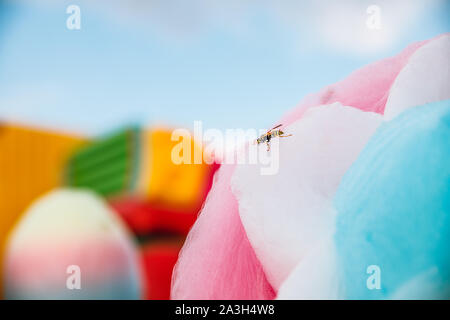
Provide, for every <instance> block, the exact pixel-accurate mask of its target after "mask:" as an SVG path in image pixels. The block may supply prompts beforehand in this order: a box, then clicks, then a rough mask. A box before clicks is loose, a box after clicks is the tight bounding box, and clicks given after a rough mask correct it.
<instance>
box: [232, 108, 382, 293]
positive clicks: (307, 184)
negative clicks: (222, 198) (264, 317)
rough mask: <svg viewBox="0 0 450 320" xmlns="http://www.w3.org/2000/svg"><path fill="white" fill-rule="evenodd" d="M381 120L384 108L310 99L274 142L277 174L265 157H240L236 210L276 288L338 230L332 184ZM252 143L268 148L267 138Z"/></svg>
mask: <svg viewBox="0 0 450 320" xmlns="http://www.w3.org/2000/svg"><path fill="white" fill-rule="evenodd" d="M381 121H382V116H381V115H379V114H375V113H371V112H364V111H361V110H359V109H356V108H352V107H346V106H342V105H341V104H339V103H334V104H331V105H324V106H319V107H312V108H310V109H308V110H307V111H306V113H305V114H304V116H303V117H302V118H301V119H300V120H298V121H296V122H294V123H292V124H291V125H289V126H288V127H285V128H282V130H283V131H285V132H286V134H292V135H293V136H291V137H287V138H274V140H273V142H272V143H271V144H272V150H271V152H272V153H274V152H275V155H276V152H277V144H279V150H278V151H279V163H278V165H277V166H273V167H274V168H278V171H277V172H276V173H275V174H272V175H262V174H261V171H260V169H261V167H264V165H258V164H256V165H255V164H242V165H237V167H236V170H235V172H234V175H233V177H232V181H231V187H232V190H233V193H234V195H235V197H236V199H237V200H238V203H239V214H240V217H241V220H242V223H243V225H244V228H245V230H246V232H247V235H248V238H249V240H250V243H251V244H252V247H253V248H254V250H255V252H256V255H257V257H258V258H259V260H260V261H261V263H262V265H263V268H264V270H265V272H266V275H267V278H268V280H269V282H270V283H271V285H272V286H273V287H274V289H275V290H276V291H277V290H278V289H279V288H280V286H281V284H282V283H283V281H284V280H286V278H287V277H288V275H289V274H290V273H291V272H292V271H293V269H294V268H295V267H296V266H297V265H298V264H299V263H300V262H301V261H302V259H304V258H305V257H306V256H307V255H309V254H311V250H313V248H315V247H316V246H317V245H318V244H319V243H320V242H321V241H323V240H324V239H327V238H328V237H330V236H331V235H332V234H333V231H334V219H335V213H334V210H333V209H332V203H331V202H332V199H333V196H334V194H335V191H336V189H337V187H338V185H339V182H340V180H341V178H342V176H343V175H344V173H345V172H346V171H347V169H348V168H349V167H350V165H351V164H352V163H353V161H354V160H355V159H356V158H357V156H358V154H359V152H360V151H361V150H362V148H363V147H364V146H365V144H366V142H367V141H368V139H369V138H370V137H371V136H372V134H373V133H374V132H375V130H376V129H377V127H378V126H379V124H380V123H381ZM251 148H259V149H262V150H260V151H262V152H263V153H264V152H266V153H267V151H266V150H265V149H266V146H265V145H258V146H250V150H249V151H250V152H251ZM271 155H272V156H273V154H271ZM273 159H274V161H275V160H277V159H278V158H277V157H274V158H273ZM309 268H314V266H312V265H311V266H310V267H309Z"/></svg>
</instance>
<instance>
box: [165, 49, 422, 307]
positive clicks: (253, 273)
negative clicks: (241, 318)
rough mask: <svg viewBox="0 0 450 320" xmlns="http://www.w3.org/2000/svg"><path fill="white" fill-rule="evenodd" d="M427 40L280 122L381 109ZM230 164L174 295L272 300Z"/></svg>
mask: <svg viewBox="0 0 450 320" xmlns="http://www.w3.org/2000/svg"><path fill="white" fill-rule="evenodd" d="M426 42H427V41H422V42H418V43H414V44H412V45H410V46H409V47H407V48H406V49H405V50H404V51H403V52H401V53H400V54H399V55H397V56H395V57H391V58H387V59H384V60H381V61H379V62H375V63H372V64H370V65H368V66H365V67H363V68H361V69H359V70H357V71H355V72H353V73H352V74H350V75H349V76H348V77H347V78H345V79H344V80H342V81H340V82H337V83H335V84H333V85H330V86H328V87H326V88H324V89H323V90H322V91H320V92H318V93H315V94H311V95H308V96H306V97H305V99H304V100H303V101H302V102H301V103H300V104H299V106H298V107H297V108H295V109H294V110H293V111H291V112H289V113H288V114H287V115H285V116H284V117H283V118H282V120H281V121H278V122H277V124H278V123H282V124H284V125H289V124H291V123H293V122H294V121H296V120H298V119H300V118H301V117H302V115H303V113H304V112H305V111H306V110H307V109H308V108H310V107H314V106H318V105H323V104H331V103H334V102H340V103H341V104H342V105H346V106H351V107H355V108H358V109H361V110H363V111H371V112H376V113H379V114H383V112H384V108H385V105H386V100H387V97H388V95H389V90H390V88H391V86H392V84H393V82H394V80H395V78H396V77H397V75H398V73H399V72H400V71H401V69H402V68H403V67H404V65H405V64H406V63H407V61H408V59H409V57H410V56H411V55H412V54H413V53H414V52H415V51H416V50H417V49H418V48H420V47H421V46H422V45H424V44H425V43H426ZM234 169H235V166H234V165H222V167H221V168H220V169H219V171H218V172H217V173H216V177H215V179H216V181H215V182H214V185H213V188H212V189H211V191H210V193H209V195H208V198H207V200H206V203H205V205H204V208H203V210H202V211H201V214H200V215H199V218H198V220H197V221H196V223H195V225H194V227H193V228H192V230H191V231H190V233H189V236H188V238H187V240H186V243H185V245H184V247H183V249H182V251H181V253H180V257H179V260H178V262H177V265H176V266H175V269H174V273H173V279H172V292H171V295H172V299H273V298H274V297H275V296H276V292H275V290H274V289H273V288H272V286H271V284H270V283H269V282H268V281H267V278H266V275H265V273H264V269H263V267H264V266H262V265H261V262H260V261H259V260H258V258H257V257H256V255H255V252H254V250H253V248H252V247H251V244H250V242H249V240H248V238H247V235H246V233H245V230H244V227H243V225H242V222H241V219H240V216H239V210H238V203H237V200H236V198H235V197H234V195H233V193H232V192H231V189H230V179H231V176H232V175H233V173H234Z"/></svg>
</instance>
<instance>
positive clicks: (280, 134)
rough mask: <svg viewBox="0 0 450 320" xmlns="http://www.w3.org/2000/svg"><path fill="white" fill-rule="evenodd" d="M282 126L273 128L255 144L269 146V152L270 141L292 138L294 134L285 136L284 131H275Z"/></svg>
mask: <svg viewBox="0 0 450 320" xmlns="http://www.w3.org/2000/svg"><path fill="white" fill-rule="evenodd" d="M281 126H282V124H279V125H277V126H275V127H273V128H272V129H270V130H268V131H267V132H266V133H265V134H263V135H261V136H260V137H259V138H258V139H256V141H255V143H257V144H261V143H264V142H265V143H266V145H267V151H270V140H271V139H272V138H274V137H280V138H285V137H290V136H292V134H287V135H285V134H284V131H282V130H281V129H278V130H275V129H277V128H279V127H281Z"/></svg>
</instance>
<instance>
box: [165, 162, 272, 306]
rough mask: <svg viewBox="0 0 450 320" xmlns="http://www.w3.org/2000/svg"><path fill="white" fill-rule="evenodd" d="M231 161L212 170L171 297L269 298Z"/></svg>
mask: <svg viewBox="0 0 450 320" xmlns="http://www.w3.org/2000/svg"><path fill="white" fill-rule="evenodd" d="M234 168H235V166H234V165H223V166H222V167H221V168H220V170H219V172H218V173H216V176H215V177H214V178H215V181H214V184H213V187H212V189H211V192H210V193H209V195H208V198H207V200H206V203H205V206H204V208H203V210H202V212H201V214H200V216H199V217H198V219H197V221H196V223H195V225H194V227H193V228H192V230H191V231H190V233H189V236H188V238H187V240H186V243H185V245H184V247H183V249H182V251H181V252H180V257H179V259H178V262H177V265H176V266H175V269H174V273H173V278H172V292H171V298H172V299H273V298H274V297H275V293H274V291H273V289H272V287H271V286H270V284H269V283H268V282H267V280H266V276H265V274H264V272H263V270H262V267H261V263H260V262H259V260H258V259H257V257H256V255H255V252H254V251H253V249H252V247H251V246H250V242H249V240H248V238H247V235H246V233H245V231H244V228H243V226H242V223H241V220H240V217H239V212H238V205H237V201H236V198H235V197H234V195H233V194H232V192H231V189H230V179H231V175H232V174H233V172H234Z"/></svg>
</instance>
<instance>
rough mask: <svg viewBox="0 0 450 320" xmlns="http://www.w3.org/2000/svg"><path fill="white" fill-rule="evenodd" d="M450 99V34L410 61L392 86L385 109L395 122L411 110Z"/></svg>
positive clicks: (387, 115) (416, 53) (418, 52)
mask: <svg viewBox="0 0 450 320" xmlns="http://www.w3.org/2000/svg"><path fill="white" fill-rule="evenodd" d="M446 99H450V34H445V35H443V36H441V37H438V38H436V39H435V40H432V41H430V42H429V43H427V44H426V45H424V46H423V47H421V48H419V49H417V51H416V52H415V53H414V54H413V55H412V56H411V57H410V58H409V61H408V63H407V64H406V65H405V66H404V67H403V69H402V70H401V71H400V73H399V75H398V76H397V78H396V79H395V82H394V84H393V85H392V87H391V89H390V92H389V97H388V100H387V103H386V108H385V110H384V116H385V119H386V120H391V119H393V118H394V117H396V116H397V115H399V114H400V113H401V112H403V111H405V110H406V109H408V108H411V107H415V106H420V105H424V104H426V103H430V102H436V101H441V100H446Z"/></svg>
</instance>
